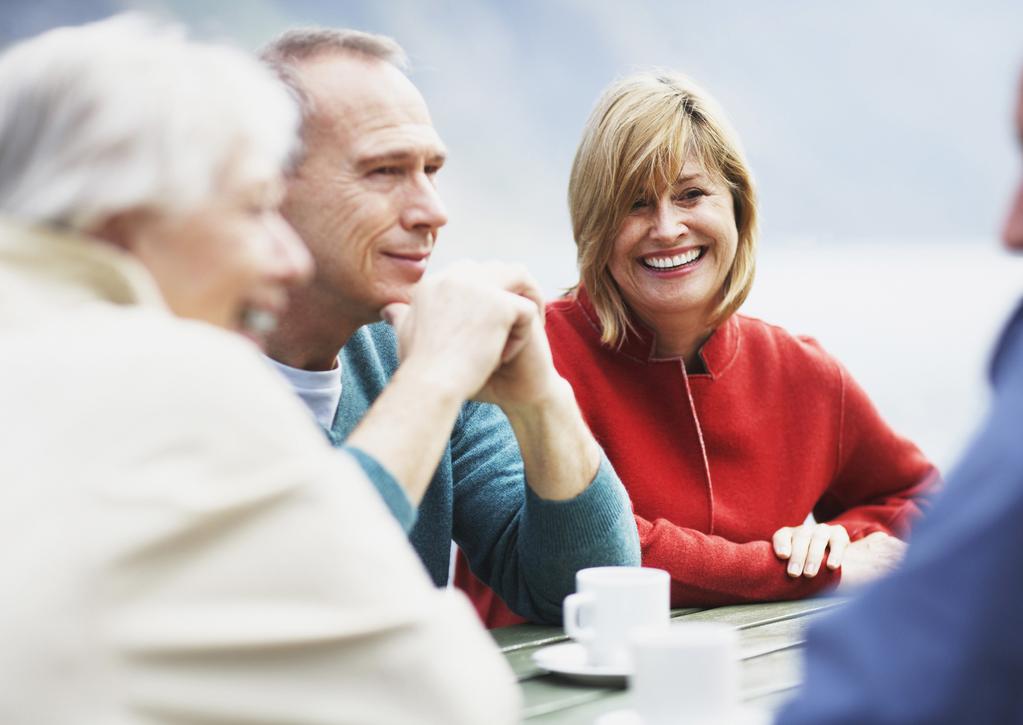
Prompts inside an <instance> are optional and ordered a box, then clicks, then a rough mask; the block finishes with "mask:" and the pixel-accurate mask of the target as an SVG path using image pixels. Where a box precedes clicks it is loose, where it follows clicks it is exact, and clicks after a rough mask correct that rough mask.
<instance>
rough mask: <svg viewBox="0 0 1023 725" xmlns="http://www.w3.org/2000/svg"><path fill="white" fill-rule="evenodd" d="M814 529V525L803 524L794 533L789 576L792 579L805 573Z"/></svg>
mask: <svg viewBox="0 0 1023 725" xmlns="http://www.w3.org/2000/svg"><path fill="white" fill-rule="evenodd" d="M814 528H815V527H814V525H813V524H803V525H802V526H800V527H799V528H797V529H795V531H794V532H793V533H792V555H791V556H790V557H789V567H788V572H789V576H791V577H797V576H800V575H802V573H803V567H804V566H806V555H807V553H808V551H809V549H810V539H811V538H812V537H813V530H814Z"/></svg>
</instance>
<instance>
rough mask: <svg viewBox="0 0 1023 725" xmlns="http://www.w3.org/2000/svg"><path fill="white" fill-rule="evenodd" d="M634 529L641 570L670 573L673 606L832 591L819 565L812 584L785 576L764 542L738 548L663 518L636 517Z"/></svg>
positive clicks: (829, 576) (834, 574) (835, 577)
mask: <svg viewBox="0 0 1023 725" xmlns="http://www.w3.org/2000/svg"><path fill="white" fill-rule="evenodd" d="M636 525H637V527H638V528H639V537H640V544H641V546H642V548H643V565H644V566H652V567H657V568H659V569H665V570H666V571H667V572H668V573H669V574H671V605H672V606H673V607H714V606H720V605H724V604H737V603H741V602H763V601H774V600H785V599H801V598H803V597H809V596H813V595H815V594H818V593H821V592H823V591H826V590H830V589H833V588H834V587H835V586H837V584H838V582H839V580H840V578H841V573H840V572H838V571H832V570H830V569H828V568H826V567H823V566H822V567H821V570H820V572H819V573H818V574H817V576H815V577H813V578H812V579H811V578H806V577H796V578H793V577H790V576H789V575H788V574H787V573H786V570H785V567H786V564H785V562H784V561H782V560H781V559H779V558H778V557H777V556H776V555H775V553H774V549H773V547H772V545H771V542H769V541H751V542H747V543H742V544H740V543H736V542H734V541H729V540H728V539H725V538H723V537H721V536H714V535H711V534H705V533H702V532H700V531H697V530H695V529H689V528H685V527H683V526H678V525H676V524H674V523H672V522H670V521H668V520H666V519H655V520H653V521H648V520H646V519H644V518H642V517H640V516H636ZM825 561H827V559H825Z"/></svg>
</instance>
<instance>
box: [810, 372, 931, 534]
mask: <svg viewBox="0 0 1023 725" xmlns="http://www.w3.org/2000/svg"><path fill="white" fill-rule="evenodd" d="M835 364H836V365H837V366H838V372H839V386H840V387H839V395H840V399H841V402H840V420H839V426H840V429H839V436H838V451H837V456H836V460H837V465H836V471H835V476H834V479H833V480H832V483H831V485H830V486H829V487H828V489H827V491H826V492H825V493H824V495H823V496H822V497H821V499H820V501H819V502H818V504H817V506H816V507H815V509H814V516H815V518H816V519H817V520H818V521H827V522H829V523H835V524H841V525H842V526H844V527H845V528H846V530H847V531H848V532H849V536H850V538H852V539H854V540H855V539H860V538H862V537H864V536H866V535H868V534H871V533H874V532H876V531H882V532H884V533H886V534H891V535H892V536H898V537H900V538H906V537H907V535H908V533H909V528H910V526H911V525H912V523H913V522H914V521H916V520H917V519H918V518H919V517H920V515H921V514H922V513H923V511H924V510H925V509H926V508H927V506H928V494H929V493H931V492H932V491H933V489H935V487H936V486H937V484H938V482H939V481H940V476H939V474H938V471H937V469H936V468H935V467H934V466H933V465H931V463H930V462H929V461H928V460H927V459H926V458H925V457H924V455H923V453H921V451H920V449H919V448H917V447H916V446H915V445H914V444H913V443H911V442H910V441H908V440H907V439H905V438H903V437H901V436H899V435H898V434H896V433H895V432H894V431H893V430H892V429H891V428H890V427H889V426H888V424H887V423H885V421H884V420H883V419H882V418H881V415H880V414H879V413H878V411H877V409H876V408H875V407H874V405H873V404H872V403H871V402H870V399H869V398H868V397H867V394H866V393H865V392H864V391H863V389H862V388H861V387H860V386H859V385H858V384H857V383H856V381H855V380H853V378H852V376H851V375H850V374H849V372H848V371H847V370H846V369H845V368H844V367H843V366H842V365H841V364H840V363H838V362H837V361H836V363H835Z"/></svg>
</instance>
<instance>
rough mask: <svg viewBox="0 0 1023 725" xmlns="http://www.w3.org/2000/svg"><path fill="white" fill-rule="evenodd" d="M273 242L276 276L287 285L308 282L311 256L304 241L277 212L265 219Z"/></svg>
mask: <svg viewBox="0 0 1023 725" xmlns="http://www.w3.org/2000/svg"><path fill="white" fill-rule="evenodd" d="M266 224H267V227H268V228H269V230H270V236H271V238H272V243H273V260H274V262H275V265H276V271H277V276H278V278H279V279H280V280H281V281H282V282H284V283H285V284H287V285H289V286H294V285H300V284H303V283H305V282H308V281H309V279H310V278H311V277H312V274H313V257H312V255H311V254H310V253H309V249H308V248H307V247H306V246H305V243H304V242H303V241H302V240H301V239H300V238H299V236H298V234H296V233H295V230H294V229H292V228H291V225H290V224H288V222H286V221H285V220H284V217H282V216H281V215H280V213H279V212H276V211H275V212H272V213H270V214H269V216H268V217H267V220H266Z"/></svg>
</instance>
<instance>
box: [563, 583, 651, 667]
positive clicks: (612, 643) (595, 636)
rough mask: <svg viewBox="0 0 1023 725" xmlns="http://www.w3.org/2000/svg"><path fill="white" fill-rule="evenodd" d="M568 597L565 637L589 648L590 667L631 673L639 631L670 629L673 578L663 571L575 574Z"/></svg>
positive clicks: (566, 598)
mask: <svg viewBox="0 0 1023 725" xmlns="http://www.w3.org/2000/svg"><path fill="white" fill-rule="evenodd" d="M575 582H576V593H575V594H570V595H569V596H567V597H565V606H564V620H565V633H566V634H567V635H568V636H569V637H571V638H572V639H574V640H576V641H577V642H579V643H580V644H582V645H583V646H585V647H586V652H587V659H588V662H589V664H591V665H596V666H600V667H615V668H619V669H623V670H627V669H629V668H630V667H631V656H630V651H629V638H630V635H631V634H632V631H633V630H635V629H644V630H649V629H659V628H664V629H667V628H668V623H669V620H670V608H671V605H670V600H671V577H670V576H669V575H668V572H666V571H664V570H663V569H651V568H648V567H628V566H601V567H594V568H590V569H581V570H580V571H579V572H577V573H576V576H575Z"/></svg>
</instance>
